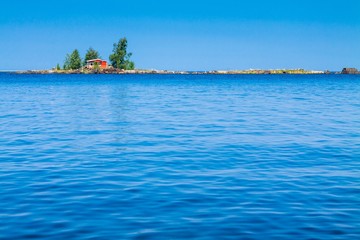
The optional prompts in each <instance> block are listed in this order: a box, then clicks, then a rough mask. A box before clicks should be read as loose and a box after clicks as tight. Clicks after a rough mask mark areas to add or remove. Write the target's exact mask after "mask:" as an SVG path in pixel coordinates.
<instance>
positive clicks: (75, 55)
mask: <svg viewBox="0 0 360 240" xmlns="http://www.w3.org/2000/svg"><path fill="white" fill-rule="evenodd" d="M81 62H82V61H81V57H80V54H79V51H78V50H77V49H75V50H74V51H73V52H72V53H71V55H70V69H73V70H75V69H79V68H81Z"/></svg>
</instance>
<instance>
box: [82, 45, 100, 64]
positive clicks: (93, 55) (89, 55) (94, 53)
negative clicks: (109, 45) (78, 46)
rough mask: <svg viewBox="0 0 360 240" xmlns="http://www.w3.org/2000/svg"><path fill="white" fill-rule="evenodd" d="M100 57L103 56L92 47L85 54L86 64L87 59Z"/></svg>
mask: <svg viewBox="0 0 360 240" xmlns="http://www.w3.org/2000/svg"><path fill="white" fill-rule="evenodd" d="M98 58H101V57H100V54H99V52H98V51H96V50H94V49H93V48H92V47H90V48H89V49H88V50H87V52H86V54H85V59H84V65H86V63H87V61H89V60H92V59H98Z"/></svg>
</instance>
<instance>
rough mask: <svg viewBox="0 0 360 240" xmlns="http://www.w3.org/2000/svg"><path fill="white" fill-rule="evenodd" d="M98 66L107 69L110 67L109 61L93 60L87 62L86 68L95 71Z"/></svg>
mask: <svg viewBox="0 0 360 240" xmlns="http://www.w3.org/2000/svg"><path fill="white" fill-rule="evenodd" d="M96 64H97V65H98V66H99V67H100V68H102V69H106V68H107V67H108V64H107V61H105V60H102V59H91V60H88V61H86V67H87V68H89V69H93V68H94V66H95V65H96Z"/></svg>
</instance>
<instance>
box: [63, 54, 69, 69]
mask: <svg viewBox="0 0 360 240" xmlns="http://www.w3.org/2000/svg"><path fill="white" fill-rule="evenodd" d="M63 69H64V70H69V69H70V55H69V54H66V57H65V61H64V66H63Z"/></svg>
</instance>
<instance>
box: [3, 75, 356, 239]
mask: <svg viewBox="0 0 360 240" xmlns="http://www.w3.org/2000/svg"><path fill="white" fill-rule="evenodd" d="M359 206H360V76H345V75H311V76H307V75H253V76H252V75H16V74H4V73H0V239H29V238H33V239H49V238H51V239H359V238H360V207H359Z"/></svg>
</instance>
